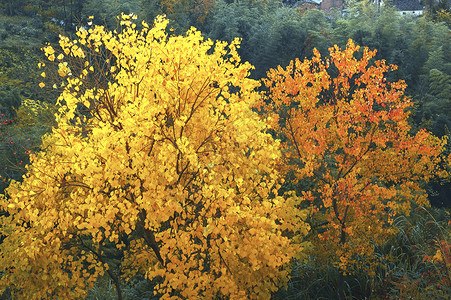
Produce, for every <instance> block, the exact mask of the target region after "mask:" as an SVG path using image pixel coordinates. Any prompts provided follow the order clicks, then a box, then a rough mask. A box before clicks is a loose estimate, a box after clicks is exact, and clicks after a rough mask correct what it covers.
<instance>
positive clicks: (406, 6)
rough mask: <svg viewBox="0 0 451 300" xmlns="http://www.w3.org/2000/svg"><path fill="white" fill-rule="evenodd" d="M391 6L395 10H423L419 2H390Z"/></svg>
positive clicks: (402, 0)
mask: <svg viewBox="0 0 451 300" xmlns="http://www.w3.org/2000/svg"><path fill="white" fill-rule="evenodd" d="M392 5H393V6H394V7H395V8H396V10H400V11H406V10H424V7H423V6H422V5H421V4H420V1H419V0H392Z"/></svg>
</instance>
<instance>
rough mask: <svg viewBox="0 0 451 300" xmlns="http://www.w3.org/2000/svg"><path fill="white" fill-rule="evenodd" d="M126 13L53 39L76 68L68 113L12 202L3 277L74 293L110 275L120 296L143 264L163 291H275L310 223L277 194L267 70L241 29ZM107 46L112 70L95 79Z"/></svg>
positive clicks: (52, 56)
mask: <svg viewBox="0 0 451 300" xmlns="http://www.w3.org/2000/svg"><path fill="white" fill-rule="evenodd" d="M121 22H122V26H123V28H122V31H121V32H120V33H117V32H108V31H106V30H105V29H104V28H103V27H93V28H90V29H89V30H85V29H80V30H79V31H78V33H77V35H78V40H77V41H70V40H69V39H67V38H62V39H61V42H60V46H61V50H55V49H53V48H52V47H50V46H48V47H46V48H45V49H44V50H45V53H46V55H47V57H48V59H49V60H50V61H53V62H57V63H58V64H59V71H60V75H61V76H63V77H64V78H65V80H64V81H63V88H64V90H63V92H62V94H61V96H60V97H59V100H58V101H59V105H60V108H59V112H58V113H57V121H58V126H57V127H56V128H54V129H53V131H52V133H51V134H49V135H47V136H45V137H44V138H43V147H42V148H43V149H44V151H42V152H40V153H37V154H35V155H33V156H32V163H31V164H30V166H28V172H27V174H26V176H25V177H24V179H23V182H15V183H12V184H11V186H10V187H9V188H8V189H7V194H6V195H5V196H4V197H3V198H2V200H1V207H2V209H3V210H5V211H7V212H8V213H9V216H8V217H3V218H2V219H1V234H3V235H4V236H5V239H4V241H3V243H2V244H1V245H0V251H1V254H2V256H1V259H0V271H1V272H2V276H1V279H0V284H1V287H2V289H5V288H6V287H8V286H9V287H10V288H11V290H12V292H13V293H14V294H15V295H16V296H18V297H23V298H36V299H42V298H59V299H74V298H79V297H82V296H84V295H85V294H86V291H87V290H88V289H90V288H92V286H93V283H94V282H95V281H96V280H97V279H98V277H99V276H103V275H104V274H105V275H106V274H107V275H108V276H110V278H111V279H112V280H113V282H114V283H115V285H116V289H117V292H118V297H120V296H121V295H120V294H121V282H123V280H128V279H130V278H133V277H134V276H135V275H137V274H141V275H142V276H146V277H147V278H148V279H149V280H154V279H156V281H155V282H157V283H158V284H157V285H156V287H155V293H159V294H161V295H162V296H163V298H165V299H169V298H171V299H175V298H182V299H195V298H198V297H202V298H210V299H211V298H216V297H221V296H225V297H230V298H231V299H236V298H244V297H250V298H258V299H263V298H269V296H270V295H271V293H272V292H274V291H276V290H277V289H278V288H279V287H280V286H282V285H284V284H285V283H286V282H287V280H288V272H289V268H285V266H286V265H287V264H288V262H289V261H290V259H292V258H293V257H298V256H299V255H301V254H302V248H303V247H304V246H307V244H302V243H301V242H300V241H301V239H297V238H296V237H302V236H303V235H305V234H306V231H307V230H308V225H306V224H305V223H303V222H302V221H300V220H301V219H302V218H303V214H304V213H303V212H302V211H300V210H299V209H297V208H296V207H295V205H296V203H295V201H294V200H295V198H293V197H291V198H283V197H279V196H275V195H276V194H277V193H276V192H275V191H274V189H275V188H276V183H277V180H278V179H280V176H281V174H279V172H278V171H277V170H276V168H275V165H276V164H277V162H278V161H279V159H280V155H281V154H280V150H279V143H278V142H277V141H274V140H273V139H272V137H271V135H269V134H267V133H265V131H266V128H267V125H266V124H265V123H264V122H263V121H261V120H260V118H259V116H258V115H257V113H256V112H254V111H253V110H252V106H253V105H254V104H255V102H256V101H257V100H258V98H259V94H258V93H257V92H256V91H255V88H257V87H258V85H259V83H258V82H257V81H254V80H251V79H248V78H247V76H248V74H249V70H250V69H251V65H250V64H249V63H240V58H239V56H238V55H237V52H236V48H237V47H238V44H239V42H238V40H235V41H233V42H232V43H231V44H229V45H228V44H227V43H225V42H216V43H213V42H212V41H210V40H204V39H203V38H202V37H201V34H200V32H198V31H196V30H194V29H192V30H190V31H188V32H187V34H186V36H183V37H182V36H168V35H167V34H166V32H165V29H166V25H167V23H168V21H167V20H165V19H163V18H158V19H157V20H156V22H155V25H154V27H153V28H149V26H148V25H147V24H145V23H144V24H143V29H142V31H137V30H135V29H134V28H135V24H133V22H132V20H131V18H130V16H123V19H122V21H121ZM99 57H100V58H102V57H104V58H106V57H111V59H109V58H108V60H107V61H105V64H104V66H108V68H107V69H106V70H104V76H105V78H109V79H110V81H108V82H107V84H106V86H97V87H89V88H86V87H84V86H83V84H84V82H87V81H89V80H88V79H89V78H92V75H93V74H97V73H96V72H99V70H98V69H97V70H96V69H95V68H94V67H93V64H91V62H92V60H94V59H99ZM71 60H72V61H73V60H79V61H80V62H81V65H82V66H84V69H83V70H80V71H79V72H77V73H75V71H74V70H73V69H71V65H68V64H66V63H65V62H67V61H71ZM95 67H96V68H97V65H96V66H95ZM44 76H45V73H44V74H43V77H44ZM92 80H95V79H94V78H92Z"/></svg>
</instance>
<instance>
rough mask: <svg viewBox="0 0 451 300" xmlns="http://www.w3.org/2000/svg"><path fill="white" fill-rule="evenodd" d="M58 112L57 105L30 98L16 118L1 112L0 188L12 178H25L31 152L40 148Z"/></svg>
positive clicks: (15, 112)
mask: <svg viewBox="0 0 451 300" xmlns="http://www.w3.org/2000/svg"><path fill="white" fill-rule="evenodd" d="M17 97H18V96H17ZM16 99H17V98H16ZM55 112H56V107H55V105H52V104H49V103H47V102H41V101H33V100H29V99H27V100H25V101H23V103H22V105H20V107H18V108H17V109H15V110H14V117H13V118H12V116H11V115H6V114H1V115H0V121H1V124H0V134H1V136H0V166H2V167H1V169H0V191H2V192H3V190H4V189H5V188H6V186H7V185H8V184H9V182H10V180H21V178H22V175H23V174H24V173H25V171H26V170H25V165H26V164H28V163H29V155H30V153H32V152H36V151H37V150H39V149H40V145H41V136H43V135H44V134H45V133H47V132H49V131H50V130H51V129H52V126H54V125H55V117H54V114H55Z"/></svg>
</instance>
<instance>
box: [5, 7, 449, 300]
mask: <svg viewBox="0 0 451 300" xmlns="http://www.w3.org/2000/svg"><path fill="white" fill-rule="evenodd" d="M423 2H424V3H423V4H424V5H425V6H426V8H427V12H426V14H425V15H424V16H422V17H408V16H407V17H406V16H399V15H398V13H397V12H396V11H395V10H394V9H393V8H391V7H384V8H380V7H376V6H374V5H372V4H371V3H370V1H345V8H346V10H345V12H344V13H343V12H339V11H332V12H329V13H325V12H322V11H319V10H316V9H312V10H304V9H300V8H299V7H297V8H296V7H293V3H289V2H288V1H285V2H284V1H278V0H217V1H213V0H196V1H188V0H124V1H116V0H108V1H100V0H70V1H69V0H1V1H0V10H1V14H0V121H1V123H0V176H1V177H0V192H1V191H3V190H4V189H5V188H6V187H7V186H8V184H9V182H10V180H20V179H21V177H22V175H23V174H24V172H25V168H24V166H25V165H26V164H27V163H28V156H29V153H31V152H33V151H38V150H39V149H40V147H41V137H42V136H43V135H44V134H45V133H46V132H49V131H50V130H51V128H52V126H53V125H54V124H55V120H54V113H55V111H56V105H55V104H56V99H57V97H58V95H59V92H60V90H59V87H57V88H56V89H54V88H53V87H52V85H53V83H51V82H52V81H51V80H52V78H48V76H47V78H46V79H45V80H48V83H47V85H46V87H45V88H43V89H40V88H39V86H38V84H39V82H41V81H42V80H43V78H42V77H41V73H42V71H41V70H40V69H39V68H38V62H40V61H43V60H44V56H43V53H42V51H41V48H42V47H43V46H45V45H46V44H47V43H50V44H54V45H55V44H56V43H57V42H58V36H59V35H60V34H63V35H67V36H70V37H71V36H74V34H75V31H76V28H77V27H80V26H87V24H88V22H94V24H99V25H106V26H107V27H108V28H110V29H115V28H118V19H117V18H116V17H117V16H118V15H119V14H120V13H121V12H122V13H125V14H128V13H135V14H137V15H138V16H139V19H140V20H146V21H148V22H149V23H151V22H152V20H153V19H154V18H155V17H156V16H157V15H159V14H162V13H163V14H166V15H167V16H168V18H169V19H170V20H171V21H170V25H169V27H171V28H173V31H172V33H175V34H183V33H184V32H186V30H187V29H189V28H190V27H191V26H195V27H196V28H198V29H200V30H201V31H202V33H203V35H204V36H205V37H208V38H211V39H213V40H225V41H229V42H231V41H232V40H233V39H234V38H235V37H240V38H242V43H241V47H240V48H239V49H238V50H237V51H238V53H239V54H240V56H241V58H242V60H243V61H249V62H250V63H251V64H252V65H254V66H255V69H254V70H253V71H252V72H251V77H252V78H254V79H260V78H263V77H265V76H266V72H267V71H268V70H269V69H270V68H274V67H276V66H278V65H280V66H282V67H285V66H287V65H288V63H289V62H290V61H291V60H293V59H295V58H301V59H302V58H304V57H307V58H311V56H312V54H313V52H312V51H313V49H314V48H316V49H318V50H319V51H320V52H321V53H324V54H325V53H328V50H327V49H328V48H329V47H331V46H332V45H334V44H337V45H338V46H340V47H343V48H344V47H345V45H346V43H347V41H348V39H353V40H354V41H355V43H356V44H358V45H361V46H368V47H369V48H371V49H377V50H378V51H377V54H376V57H375V59H385V60H386V61H387V63H391V64H396V65H398V66H399V69H398V70H397V71H396V72H391V73H390V77H389V79H390V80H398V79H403V80H405V81H406V83H407V84H408V87H407V90H406V93H407V94H408V95H409V96H410V97H411V98H412V99H413V102H414V104H415V105H414V107H413V108H412V117H411V119H410V120H409V121H410V124H411V126H412V128H413V129H412V130H413V131H415V130H419V129H420V128H426V129H428V130H430V131H431V132H432V133H433V134H434V135H436V136H439V137H443V136H450V132H449V129H450V128H451V56H450V55H449V53H451V34H450V33H451V31H450V26H451V21H450V20H451V14H450V8H449V2H448V1H433V0H428V1H423ZM89 16H94V19H93V20H92V21H91V20H90V19H89ZM137 23H138V24H139V22H137ZM447 147H448V150H447V151H448V153H449V152H450V151H451V150H450V149H449V147H450V146H449V144H448V146H447ZM289 179H290V178H287V182H286V183H285V185H284V186H283V187H282V189H285V190H296V189H297V190H305V189H307V188H308V182H299V183H296V184H295V183H294V182H293V181H290V180H289ZM450 187H451V186H450V185H449V183H448V182H440V181H438V180H437V181H436V182H432V183H429V185H428V186H427V189H428V192H429V200H430V202H431V203H432V205H433V206H434V207H433V208H425V207H416V208H415V209H414V210H413V211H412V213H411V214H410V215H399V216H398V217H397V218H396V220H395V222H394V226H395V227H396V229H397V232H398V233H397V234H396V235H395V236H394V237H393V238H392V239H390V240H388V241H387V242H386V243H385V244H384V245H381V246H378V247H377V248H376V252H377V254H378V255H380V256H381V257H384V259H386V261H385V263H384V264H383V265H384V267H381V268H380V269H378V270H377V271H376V274H375V275H374V276H372V275H369V274H368V273H367V272H365V271H364V270H360V271H358V272H356V273H354V274H353V275H350V276H346V278H345V280H346V282H345V283H346V285H345V287H346V295H347V296H348V297H349V298H351V297H353V298H357V299H363V298H365V297H368V298H369V297H372V298H379V299H384V298H387V297H388V298H405V297H407V296H410V297H418V298H417V299H424V298H426V297H429V298H431V299H434V298H437V299H440V298H445V297H446V295H449V294H450V293H451V288H450V272H451V255H450V247H451V246H450V243H451V236H450V227H449V226H450V215H449V209H450V208H451V200H450V194H451V193H450ZM292 269H293V271H292V278H291V280H290V282H289V283H288V288H287V289H286V290H285V289H284V290H280V291H279V292H277V293H275V294H274V295H273V297H274V298H275V299H308V298H311V299H319V298H325V299H334V298H335V295H337V285H338V281H339V277H340V276H339V272H338V269H337V268H334V267H332V266H330V265H324V264H321V263H320V262H319V261H316V260H314V259H313V258H312V259H311V260H310V261H308V262H303V263H295V264H294V265H293V268H292ZM110 287H111V288H110ZM151 290H152V283H149V282H147V281H146V280H145V279H144V278H139V277H137V278H135V279H134V280H132V281H130V282H128V283H127V285H126V288H125V289H124V297H125V298H127V297H129V298H130V299H133V298H135V297H148V298H152V297H153V294H152V292H150V291H151ZM114 293H115V292H114V288H112V285H111V282H110V281H109V280H108V278H107V277H105V278H102V279H101V280H99V281H98V282H97V283H96V286H95V288H94V289H93V290H91V291H90V292H89V296H88V298H90V299H98V298H102V297H108V296H107V295H110V296H111V297H115V294H114ZM5 296H7V294H5Z"/></svg>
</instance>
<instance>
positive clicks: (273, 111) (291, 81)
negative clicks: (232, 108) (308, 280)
mask: <svg viewBox="0 0 451 300" xmlns="http://www.w3.org/2000/svg"><path fill="white" fill-rule="evenodd" d="M359 50H360V49H359V47H358V46H356V45H355V44H354V43H353V42H352V41H349V43H348V45H347V48H346V49H344V50H341V49H339V48H338V47H337V46H335V47H333V48H331V49H330V58H324V59H323V58H321V56H320V53H319V52H318V51H316V50H315V51H314V56H313V58H312V59H311V60H307V59H306V60H304V61H303V62H301V61H300V60H295V61H292V62H291V63H290V64H289V66H288V67H286V68H285V69H283V68H281V67H279V68H277V69H272V70H270V71H269V72H268V78H267V79H265V80H264V82H265V84H266V87H267V88H268V90H269V92H268V99H267V100H266V101H265V102H262V103H260V104H259V105H258V107H259V108H261V109H263V110H264V111H265V113H266V117H267V116H268V115H269V116H271V118H272V120H271V121H270V122H271V125H272V126H273V127H274V128H275V129H276V131H278V133H279V135H280V136H281V140H282V141H283V148H284V152H283V154H284V159H285V171H290V172H292V173H293V174H294V175H295V176H296V180H298V181H300V180H304V181H305V180H309V181H310V182H314V185H313V188H312V189H309V190H308V191H302V192H300V195H299V196H300V198H301V200H302V201H308V202H307V203H311V205H312V206H313V209H312V210H311V211H312V213H313V214H312V218H311V222H312V223H311V224H313V226H312V228H315V229H316V230H317V231H316V232H317V233H318V234H317V235H316V234H314V235H313V237H314V238H313V240H315V241H316V242H315V244H314V245H315V253H316V254H317V256H318V258H319V259H324V260H325V261H327V262H329V263H332V264H333V265H335V266H336V267H338V268H339V270H340V273H341V274H342V275H345V274H349V273H352V272H353V270H356V269H366V270H367V271H369V272H370V274H373V272H374V266H375V265H376V263H377V261H376V260H375V256H374V246H375V245H381V244H382V243H384V242H385V241H386V239H387V237H388V236H390V235H391V234H392V233H393V232H394V229H393V228H392V227H391V226H390V225H391V223H392V220H393V216H394V215H395V214H398V213H405V214H409V211H410V209H411V207H412V204H413V203H415V204H418V205H425V206H426V205H428V201H427V194H426V192H425V190H424V189H423V188H422V182H425V181H428V180H429V179H430V178H431V177H433V176H437V175H440V176H442V175H443V176H445V175H446V174H444V173H445V172H444V171H440V170H438V169H439V168H438V167H437V164H438V163H439V162H440V160H441V152H442V151H443V146H444V144H445V143H446V141H445V140H444V139H443V140H440V139H439V138H437V137H434V136H433V135H431V134H430V133H428V132H426V131H425V130H419V131H418V132H417V133H415V134H413V133H412V131H411V128H410V126H409V124H408V117H409V112H408V109H409V107H411V106H412V103H411V101H410V99H408V98H407V97H405V96H404V89H405V87H406V85H405V83H404V82H402V81H398V82H391V83H390V82H387V81H386V78H385V74H386V73H387V72H388V71H390V70H391V69H395V68H396V67H395V66H388V65H386V64H385V62H384V61H383V60H380V61H374V62H371V59H372V58H373V57H374V56H375V53H376V51H370V50H369V49H367V48H364V49H363V51H360V52H359ZM357 56H359V57H361V58H356V57H357ZM269 119H270V118H268V120H269Z"/></svg>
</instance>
